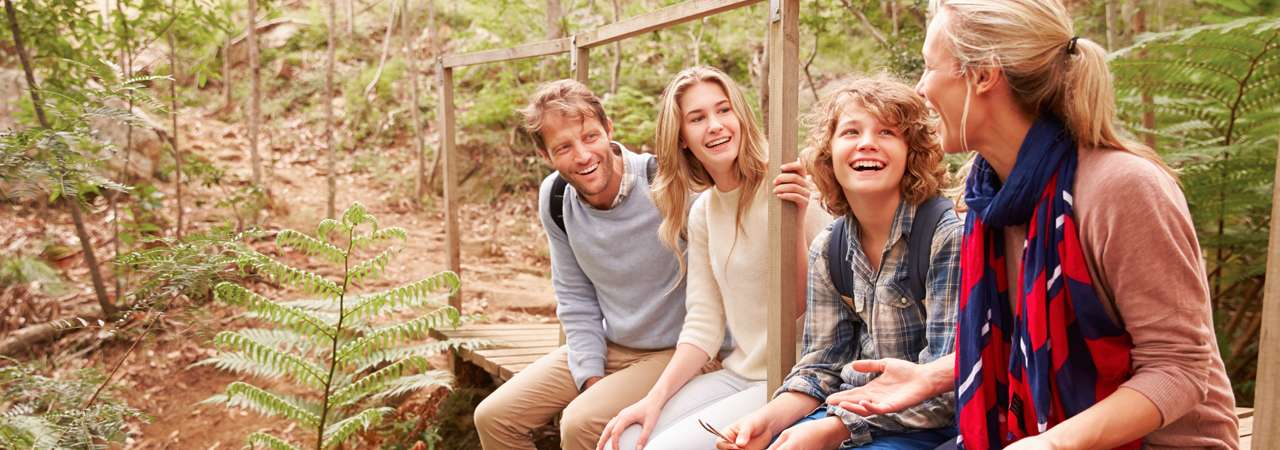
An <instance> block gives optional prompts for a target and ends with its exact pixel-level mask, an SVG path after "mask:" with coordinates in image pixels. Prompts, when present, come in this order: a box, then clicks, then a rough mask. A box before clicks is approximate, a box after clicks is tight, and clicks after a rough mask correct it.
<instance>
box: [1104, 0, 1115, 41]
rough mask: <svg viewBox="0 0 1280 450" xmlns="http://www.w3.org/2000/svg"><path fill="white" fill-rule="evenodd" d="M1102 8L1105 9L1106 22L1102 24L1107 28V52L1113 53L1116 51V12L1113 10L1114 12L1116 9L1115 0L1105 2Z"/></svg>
mask: <svg viewBox="0 0 1280 450" xmlns="http://www.w3.org/2000/svg"><path fill="white" fill-rule="evenodd" d="M1103 7H1104V8H1105V11H1106V22H1105V23H1104V25H1105V26H1106V27H1107V51H1108V52H1109V51H1113V50H1115V49H1116V47H1115V45H1116V32H1115V25H1116V11H1115V10H1116V7H1115V0H1106V4H1105V5H1103Z"/></svg>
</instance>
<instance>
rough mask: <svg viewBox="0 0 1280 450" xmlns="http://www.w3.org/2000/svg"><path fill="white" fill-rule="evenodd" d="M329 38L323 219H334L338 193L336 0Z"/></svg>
mask: <svg viewBox="0 0 1280 450" xmlns="http://www.w3.org/2000/svg"><path fill="white" fill-rule="evenodd" d="M327 3H328V6H329V28H328V30H329V32H328V35H329V38H328V48H327V49H326V50H325V65H324V94H323V95H321V96H320V100H321V101H323V102H324V124H325V126H324V148H325V153H326V154H327V155H328V157H329V173H328V177H327V178H328V182H329V196H328V199H327V201H326V202H325V213H324V214H325V217H328V218H331V219H336V218H337V217H338V216H337V207H336V205H335V204H334V203H335V202H336V198H335V197H337V191H338V173H337V172H338V150H337V149H336V148H334V145H333V128H334V126H335V124H334V123H333V65H334V42H333V33H334V32H335V31H337V30H335V28H336V27H335V25H336V23H335V22H337V20H338V17H337V16H338V12H337V9H338V5H337V0H329V1H328V2H327Z"/></svg>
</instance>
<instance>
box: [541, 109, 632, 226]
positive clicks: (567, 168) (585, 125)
mask: <svg viewBox="0 0 1280 450" xmlns="http://www.w3.org/2000/svg"><path fill="white" fill-rule="evenodd" d="M612 138H613V124H612V123H611V122H608V121H606V122H605V123H600V120H599V119H597V118H595V117H566V116H565V115H564V114H559V113H551V114H549V115H548V116H547V117H546V119H545V121H544V122H543V124H542V139H543V142H545V143H546V144H547V157H548V159H550V161H551V166H552V167H554V168H555V169H556V170H557V171H559V172H560V176H562V177H564V178H565V180H566V181H568V182H569V184H571V185H573V188H574V189H576V190H577V191H578V195H582V196H584V197H586V200H587V201H588V202H589V203H592V204H593V205H599V204H601V203H603V204H608V202H600V201H596V200H604V199H598V198H597V197H600V196H602V194H607V193H608V192H610V191H611V192H613V193H614V195H616V194H617V186H618V184H620V183H621V180H622V174H621V173H617V172H618V171H619V170H621V168H620V167H619V166H620V165H619V164H617V159H618V156H617V155H614V154H613V147H612V145H610V143H611V142H612ZM608 200H609V201H612V199H611V198H610V199H608Z"/></svg>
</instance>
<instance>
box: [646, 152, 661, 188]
mask: <svg viewBox="0 0 1280 450" xmlns="http://www.w3.org/2000/svg"><path fill="white" fill-rule="evenodd" d="M657 174H658V158H649V163H648V164H645V166H644V175H645V177H647V178H648V179H649V184H653V177H654V176H655V175H657Z"/></svg>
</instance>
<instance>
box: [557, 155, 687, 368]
mask: <svg viewBox="0 0 1280 450" xmlns="http://www.w3.org/2000/svg"><path fill="white" fill-rule="evenodd" d="M618 148H621V146H620V145H619V146H618ZM621 151H622V158H623V163H624V164H623V165H624V166H625V167H626V169H625V170H624V174H623V177H625V178H627V180H624V181H623V183H622V186H623V190H624V192H623V193H622V195H623V197H622V198H621V200H620V202H619V203H618V204H616V205H614V206H613V208H611V209H607V210H601V209H596V208H595V207H592V206H591V205H590V204H588V203H587V202H586V201H585V200H583V199H582V198H580V197H578V193H577V191H576V190H574V188H573V186H572V185H569V186H568V188H567V189H566V192H565V196H564V209H563V211H564V226H565V229H566V230H568V233H567V234H568V236H566V233H565V232H564V231H561V230H560V227H559V226H557V225H556V223H555V221H553V220H552V219H551V209H550V203H551V185H552V183H553V181H554V178H555V174H554V173H553V174H551V175H549V176H547V178H546V179H544V180H542V188H541V189H540V190H539V192H538V216H539V217H540V218H541V219H542V228H543V229H544V230H546V232H547V241H548V242H549V244H550V247H551V282H552V285H553V286H554V288H555V292H556V303H557V307H556V315H557V316H559V317H560V323H561V324H562V325H563V326H564V334H565V338H566V340H567V342H568V345H569V372H570V373H572V374H573V380H574V382H575V383H577V385H578V389H582V385H583V383H585V382H586V381H587V379H588V378H591V377H597V376H604V375H605V372H604V365H605V352H606V342H614V343H617V344H620V345H623V346H626V347H630V348H635V349H641V350H658V349H665V348H671V347H674V346H675V345H676V339H677V338H678V337H679V335H680V327H681V325H682V323H683V322H684V313H685V309H684V290H685V285H684V277H681V276H680V268H679V263H678V262H677V261H676V257H675V254H674V253H672V252H671V250H669V249H667V247H666V246H664V245H663V244H662V242H661V241H660V240H659V239H658V224H660V223H662V218H661V217H660V216H659V214H658V208H657V207H656V206H654V204H653V200H652V199H651V198H650V193H649V180H648V176H647V173H646V167H648V165H649V164H654V163H655V162H656V160H655V159H654V157H653V155H640V154H636V153H632V152H631V151H629V150H626V149H624V148H623V149H622V150H621Z"/></svg>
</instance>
